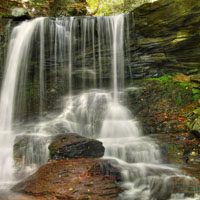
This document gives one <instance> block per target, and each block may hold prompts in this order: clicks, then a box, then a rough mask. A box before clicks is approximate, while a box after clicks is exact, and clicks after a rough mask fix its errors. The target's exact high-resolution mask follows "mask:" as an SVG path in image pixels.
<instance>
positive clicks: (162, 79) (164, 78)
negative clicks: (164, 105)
mask: <svg viewBox="0 0 200 200" xmlns="http://www.w3.org/2000/svg"><path fill="white" fill-rule="evenodd" d="M148 80H155V81H159V82H160V83H161V84H164V83H167V82H168V81H170V80H172V76H171V75H169V74H165V75H163V76H161V77H159V78H149V79H148Z"/></svg>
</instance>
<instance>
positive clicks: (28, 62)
mask: <svg viewBox="0 0 200 200" xmlns="http://www.w3.org/2000/svg"><path fill="white" fill-rule="evenodd" d="M127 19H128V18H126V17H125V16H124V15H118V16H111V17H82V18H81V17H69V18H57V19H50V18H38V19H34V20H31V21H26V22H23V23H22V24H20V25H19V26H17V27H16V28H14V30H13V33H12V36H11V41H10V44H9V50H8V56H7V64H6V67H5V68H6V72H5V76H4V80H3V85H2V89H1V97H0V130H1V134H0V144H1V147H0V181H1V182H5V181H11V180H13V177H14V169H15V167H14V165H13V158H12V147H13V143H14V139H15V142H19V141H21V140H22V141H24V140H26V145H25V146H23V147H22V148H19V152H20V155H22V157H21V158H20V159H21V160H22V162H21V163H19V165H20V167H21V168H23V167H24V168H26V167H27V166H30V167H35V166H36V167H38V166H40V165H42V164H44V163H45V162H47V159H48V148H47V147H48V143H49V142H50V140H51V136H52V135H56V134H60V133H70V132H74V133H78V134H80V135H83V136H86V137H91V138H96V139H99V140H101V141H102V142H103V144H104V146H105V148H106V151H105V158H106V159H109V160H111V161H112V163H113V165H114V166H115V167H116V168H118V169H119V170H120V171H121V175H122V178H123V180H122V183H121V186H122V187H123V188H124V189H125V191H124V192H123V193H122V194H121V198H122V199H125V200H129V199H130V200H163V199H173V198H174V197H175V196H178V194H174V191H175V189H174V188H173V187H172V185H173V183H174V179H178V180H179V181H180V180H181V181H182V182H184V183H185V184H188V185H190V184H194V183H195V181H196V180H194V179H192V178H190V177H187V176H184V175H183V174H182V172H181V171H179V170H178V169H175V168H171V167H169V166H165V165H162V161H161V155H160V150H159V146H158V145H157V144H156V143H155V142H154V141H153V140H152V139H151V138H150V137H147V136H143V135H142V132H141V130H140V127H139V123H138V122H137V120H136V119H135V118H134V116H132V113H131V112H130V110H129V109H128V108H127V107H126V106H125V105H124V102H123V91H124V87H125V86H124V71H125V68H126V66H125V65H124V56H125V53H124V52H125V49H124V48H125V42H124V41H125V40H127V39H128V38H129V34H128V33H127V34H125V33H124V28H125V24H128V22H127V21H126V20H127ZM125 22H126V23H125ZM127 30H128V29H127ZM125 37H127V38H125ZM128 70H129V69H128ZM30 85H31V86H32V87H31V88H30ZM26 90H28V91H29V94H32V93H33V94H34V95H32V98H33V99H34V104H36V108H34V109H33V108H32V109H33V111H34V113H37V114H38V115H40V118H39V120H38V122H37V123H36V122H32V123H24V125H21V124H20V125H18V124H17V123H16V124H15V126H14V127H13V125H14V123H15V122H16V121H15V117H19V116H17V115H16V114H15V113H20V112H18V110H20V109H21V107H19V108H18V107H17V106H16V105H17V100H18V101H20V102H25V104H24V107H22V108H23V110H25V109H28V108H29V107H30V105H32V100H30V98H29V97H28V96H27V94H26ZM32 90H33V91H32ZM52 96H53V98H58V99H59V105H60V106H59V109H60V110H61V111H60V112H59V114H58V111H57V112H56V113H53V114H52V113H50V111H49V110H48V108H49V106H50V105H51V100H52V99H53V98H52ZM63 96H65V97H63ZM61 99H62V100H61ZM29 101H30V102H29ZM62 101H64V105H63V104H62V103H61V102H62ZM25 105H29V106H27V107H25ZM22 106H23V105H22ZM54 106H55V105H54ZM47 111H48V114H46V116H45V112H47ZM25 116H28V114H27V115H25ZM41 117H43V118H41ZM182 199H184V197H183V198H182Z"/></svg>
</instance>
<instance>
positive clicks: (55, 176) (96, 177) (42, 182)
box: [12, 159, 121, 200]
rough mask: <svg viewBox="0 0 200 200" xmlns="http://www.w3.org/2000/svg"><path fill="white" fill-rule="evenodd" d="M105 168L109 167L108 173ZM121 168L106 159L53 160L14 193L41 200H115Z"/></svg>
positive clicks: (17, 187) (22, 183)
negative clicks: (114, 166)
mask: <svg viewBox="0 0 200 200" xmlns="http://www.w3.org/2000/svg"><path fill="white" fill-rule="evenodd" d="M102 166H103V168H107V170H106V173H105V171H104V170H102ZM119 174H120V173H118V172H117V169H115V168H113V167H111V165H110V164H109V163H108V162H107V161H105V160H97V159H72V160H64V161H51V162H49V163H47V164H45V165H43V166H42V167H40V168H39V169H38V171H37V172H36V173H34V174H33V175H32V176H30V177H28V178H27V179H26V180H24V181H22V182H20V183H18V184H16V185H15V186H14V187H13V188H12V190H13V191H15V192H19V193H23V194H27V195H28V196H30V197H34V199H36V200H37V199H38V200H47V199H50V200H53V199H55V198H56V199H104V200H109V199H115V200H118V199H119V197H118V194H119V193H120V192H121V189H120V188H119V186H118V185H117V184H116V181H117V180H119V179H120V177H119Z"/></svg>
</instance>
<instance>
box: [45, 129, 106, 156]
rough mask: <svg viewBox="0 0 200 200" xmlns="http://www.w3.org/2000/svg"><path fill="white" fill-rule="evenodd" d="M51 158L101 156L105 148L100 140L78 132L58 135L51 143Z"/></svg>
mask: <svg viewBox="0 0 200 200" xmlns="http://www.w3.org/2000/svg"><path fill="white" fill-rule="evenodd" d="M49 151H50V158H51V159H53V160H63V159H72V158H100V157H102V156H103V155H104V151H105V148H104V147H103V145H102V143H101V142H100V141H98V140H94V139H89V138H86V137H82V136H79V135H77V134H73V133H71V134H67V135H66V134H62V135H58V136H56V137H55V138H54V139H53V141H52V143H51V144H50V145H49Z"/></svg>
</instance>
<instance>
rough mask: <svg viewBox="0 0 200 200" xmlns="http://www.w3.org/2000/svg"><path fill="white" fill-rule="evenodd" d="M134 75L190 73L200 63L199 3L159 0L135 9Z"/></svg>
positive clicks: (137, 77)
mask: <svg viewBox="0 0 200 200" xmlns="http://www.w3.org/2000/svg"><path fill="white" fill-rule="evenodd" d="M134 19H135V22H134V23H135V29H134V30H135V31H134V30H133V28H132V29H131V30H132V33H131V38H133V36H134V41H131V55H132V59H131V63H130V65H131V68H132V77H133V78H136V79H139V78H144V77H159V76H160V75H162V74H163V73H166V72H182V73H183V72H187V71H188V70H190V69H194V68H198V67H199V63H200V47H199V43H200V37H199V31H200V2H199V1H198V0H190V1H188V0H159V1H157V2H154V3H152V4H144V5H142V6H141V7H139V8H137V9H135V10H134Z"/></svg>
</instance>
